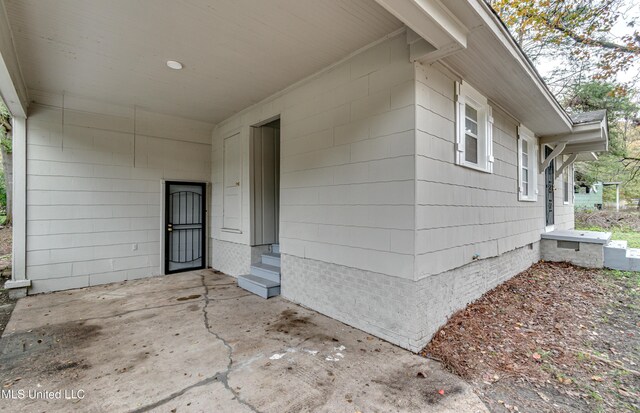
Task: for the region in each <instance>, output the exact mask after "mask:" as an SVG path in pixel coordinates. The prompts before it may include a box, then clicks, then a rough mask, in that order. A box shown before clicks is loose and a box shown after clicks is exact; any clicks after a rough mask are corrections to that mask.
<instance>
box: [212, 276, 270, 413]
mask: <svg viewBox="0 0 640 413" xmlns="http://www.w3.org/2000/svg"><path fill="white" fill-rule="evenodd" d="M204 277H205V275H204V274H200V279H201V280H202V286H203V287H204V300H205V304H204V306H203V307H202V315H203V317H204V327H205V328H206V329H207V331H208V332H209V334H211V335H212V336H214V337H215V338H217V339H218V340H220V341H221V342H222V344H224V346H225V348H226V349H227V351H228V358H229V362H228V363H227V368H226V369H225V371H223V372H219V373H218V374H216V375H215V376H214V377H216V379H217V380H218V381H219V382H220V383H222V385H223V386H224V387H225V389H227V390H229V391H230V392H231V394H233V396H234V397H235V399H236V400H237V401H238V403H240V404H242V405H243V406H246V407H248V408H249V409H250V410H251V411H252V412H255V413H260V412H259V411H258V410H257V409H256V408H255V407H253V406H252V405H251V404H249V403H248V402H247V401H245V400H243V399H242V398H241V397H240V395H239V394H238V392H237V391H235V390H234V389H233V388H232V387H231V386H230V385H229V373H231V368H232V366H233V348H231V345H230V344H229V343H227V341H226V340H225V339H224V338H222V337H220V335H218V333H216V332H215V331H213V330H212V329H211V326H210V325H209V314H208V313H207V307H208V306H209V301H210V300H211V299H210V298H209V286H208V285H207V283H206V282H205V279H204Z"/></svg>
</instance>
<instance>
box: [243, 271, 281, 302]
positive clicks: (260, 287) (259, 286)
mask: <svg viewBox="0 0 640 413" xmlns="http://www.w3.org/2000/svg"><path fill="white" fill-rule="evenodd" d="M238 287H240V288H244V289H245V290H247V291H250V292H252V293H254V294H256V295H259V296H260V297H262V298H269V297H274V296H276V295H280V283H279V282H278V283H276V282H273V281H271V280H267V279H265V278H262V277H257V276H255V275H251V274H247V275H240V276H238Z"/></svg>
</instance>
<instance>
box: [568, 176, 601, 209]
mask: <svg viewBox="0 0 640 413" xmlns="http://www.w3.org/2000/svg"><path fill="white" fill-rule="evenodd" d="M602 192H603V186H602V182H596V183H595V184H593V185H576V187H575V194H574V202H575V207H576V209H602V205H603V202H602Z"/></svg>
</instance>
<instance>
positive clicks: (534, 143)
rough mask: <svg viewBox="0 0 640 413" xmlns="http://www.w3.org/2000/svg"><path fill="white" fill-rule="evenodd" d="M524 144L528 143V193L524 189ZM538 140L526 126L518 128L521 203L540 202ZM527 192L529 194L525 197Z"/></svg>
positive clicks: (519, 194) (519, 196) (519, 198)
mask: <svg viewBox="0 0 640 413" xmlns="http://www.w3.org/2000/svg"><path fill="white" fill-rule="evenodd" d="M523 142H527V152H528V153H527V158H528V162H527V165H526V168H527V170H528V171H529V174H528V178H529V182H528V183H527V189H528V190H527V191H525V188H524V185H525V183H524V176H523V173H522V169H523V167H524V165H523V164H522V152H523ZM538 151H539V148H538V140H537V139H536V137H535V135H534V134H533V132H531V131H530V130H529V129H527V128H526V127H525V126H523V125H520V126H518V162H517V165H518V200H519V201H527V202H536V201H537V200H538ZM525 192H527V194H526V195H525Z"/></svg>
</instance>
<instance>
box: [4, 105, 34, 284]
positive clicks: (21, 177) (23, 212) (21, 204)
mask: <svg viewBox="0 0 640 413" xmlns="http://www.w3.org/2000/svg"><path fill="white" fill-rule="evenodd" d="M12 123H13V124H12V132H13V142H12V143H13V146H12V148H13V247H12V255H11V267H12V272H11V280H10V281H7V282H6V283H5V288H7V289H12V288H25V287H29V286H30V285H31V280H27V265H26V264H27V261H26V254H27V120H26V119H25V118H23V117H19V116H16V117H14V118H13V122H12Z"/></svg>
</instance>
